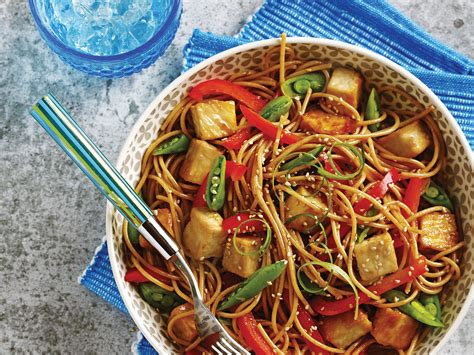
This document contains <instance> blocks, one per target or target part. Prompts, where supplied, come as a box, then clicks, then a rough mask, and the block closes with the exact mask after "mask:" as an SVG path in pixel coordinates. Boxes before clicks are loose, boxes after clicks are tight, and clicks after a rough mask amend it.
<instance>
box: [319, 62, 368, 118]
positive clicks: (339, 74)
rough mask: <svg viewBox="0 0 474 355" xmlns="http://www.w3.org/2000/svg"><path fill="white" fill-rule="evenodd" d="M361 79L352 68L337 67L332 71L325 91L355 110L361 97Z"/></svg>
mask: <svg viewBox="0 0 474 355" xmlns="http://www.w3.org/2000/svg"><path fill="white" fill-rule="evenodd" d="M362 80H363V79H362V75H360V73H359V72H357V71H355V70H354V69H351V68H342V67H339V68H336V69H334V71H333V72H332V75H331V78H330V79H329V82H328V86H327V89H326V92H327V93H328V94H331V95H334V96H337V97H340V98H342V99H343V100H344V101H346V102H347V103H348V104H349V105H351V106H352V107H354V108H355V109H356V110H357V108H358V106H359V102H360V99H361V97H362ZM328 103H331V102H330V101H328Z"/></svg>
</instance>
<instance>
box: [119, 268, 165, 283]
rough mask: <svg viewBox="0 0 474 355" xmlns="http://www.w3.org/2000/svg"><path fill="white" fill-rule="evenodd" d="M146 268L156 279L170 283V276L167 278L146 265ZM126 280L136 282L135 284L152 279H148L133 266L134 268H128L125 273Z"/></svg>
mask: <svg viewBox="0 0 474 355" xmlns="http://www.w3.org/2000/svg"><path fill="white" fill-rule="evenodd" d="M155 267H156V266H155ZM144 269H145V270H146V272H148V273H149V274H150V275H151V276H153V277H154V278H155V279H157V280H160V281H161V282H164V283H169V280H168V278H166V277H165V276H163V275H161V274H158V273H157V272H155V271H153V270H150V269H148V268H146V267H144ZM125 281H127V282H130V283H134V284H141V283H144V282H150V280H148V279H147V278H146V277H145V276H144V275H143V274H142V273H141V272H140V270H138V269H137V268H132V269H129V270H127V272H126V273H125Z"/></svg>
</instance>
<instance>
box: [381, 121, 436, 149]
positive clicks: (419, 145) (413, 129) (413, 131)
mask: <svg viewBox="0 0 474 355" xmlns="http://www.w3.org/2000/svg"><path fill="white" fill-rule="evenodd" d="M378 142H379V144H380V145H381V146H383V147H384V148H386V149H388V150H389V151H390V152H392V153H393V154H395V155H399V156H402V157H405V158H414V157H416V156H417V155H419V154H421V153H423V151H424V150H425V149H426V148H428V147H429V146H430V144H431V138H430V135H429V134H428V133H427V131H426V128H425V127H424V126H423V123H421V122H420V121H415V122H413V123H410V124H408V125H406V126H405V127H402V128H399V129H397V130H396V131H395V132H392V133H390V134H389V135H388V136H385V137H382V138H379V139H378Z"/></svg>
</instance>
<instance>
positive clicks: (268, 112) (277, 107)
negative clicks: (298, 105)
mask: <svg viewBox="0 0 474 355" xmlns="http://www.w3.org/2000/svg"><path fill="white" fill-rule="evenodd" d="M292 105H293V100H291V98H289V97H288V96H279V97H277V98H275V99H273V100H272V101H270V102H269V103H268V104H267V105H266V106H265V107H264V108H263V109H262V111H260V115H261V116H262V117H263V118H265V119H267V120H269V121H270V122H278V121H279V120H280V117H281V116H283V115H286V114H287V113H288V112H289V111H290V108H291V106H292Z"/></svg>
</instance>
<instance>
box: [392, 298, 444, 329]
mask: <svg viewBox="0 0 474 355" xmlns="http://www.w3.org/2000/svg"><path fill="white" fill-rule="evenodd" d="M383 297H384V298H386V299H387V300H388V301H389V302H399V301H403V300H405V299H407V298H408V296H407V295H406V294H405V293H403V292H402V291H398V290H391V291H388V292H385V293H384V294H383ZM398 309H400V311H402V312H403V313H405V314H407V315H409V316H410V317H412V318H414V319H416V320H417V321H418V322H421V323H424V324H426V325H429V326H431V327H442V326H443V322H441V321H440V320H439V319H438V318H437V317H436V315H434V314H432V313H431V312H430V311H429V310H428V309H426V308H425V306H424V305H423V304H422V303H421V302H420V301H418V300H413V301H411V302H410V303H407V304H404V305H403V306H398Z"/></svg>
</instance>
